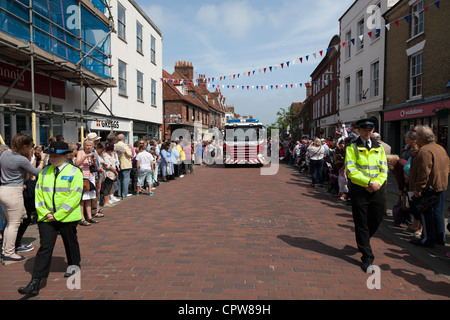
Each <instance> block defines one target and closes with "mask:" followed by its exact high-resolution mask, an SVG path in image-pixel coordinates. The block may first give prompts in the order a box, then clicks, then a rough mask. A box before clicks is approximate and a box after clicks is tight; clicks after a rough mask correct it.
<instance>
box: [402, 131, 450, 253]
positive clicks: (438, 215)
mask: <svg viewBox="0 0 450 320" xmlns="http://www.w3.org/2000/svg"><path fill="white" fill-rule="evenodd" d="M414 130H415V132H416V141H417V145H418V146H419V151H418V152H417V155H416V156H415V157H414V158H413V159H412V161H411V174H410V179H409V183H410V186H411V190H412V191H413V192H414V197H415V198H417V199H419V200H426V199H431V197H434V198H435V199H436V203H435V204H434V205H430V206H429V207H427V208H425V209H424V210H423V211H422V212H420V213H421V217H422V226H423V230H422V237H421V239H412V240H411V243H413V244H415V245H418V246H423V247H429V248H433V247H434V245H435V244H436V243H437V244H440V245H445V218H444V191H445V190H447V185H448V172H449V159H448V156H447V152H446V151H445V150H444V148H442V147H441V146H440V145H439V144H437V143H436V142H435V141H436V137H435V135H434V133H433V130H432V129H431V128H430V127H428V126H423V125H419V126H416V127H415V128H414ZM430 187H431V188H432V191H430V192H429V193H428V194H429V195H427V194H425V190H426V189H428V188H430Z"/></svg>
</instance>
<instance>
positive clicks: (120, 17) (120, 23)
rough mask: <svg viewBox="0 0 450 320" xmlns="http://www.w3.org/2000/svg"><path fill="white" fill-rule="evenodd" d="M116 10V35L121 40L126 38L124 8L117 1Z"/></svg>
mask: <svg viewBox="0 0 450 320" xmlns="http://www.w3.org/2000/svg"><path fill="white" fill-rule="evenodd" d="M117 10H118V12H117V27H118V30H117V35H118V36H119V38H120V39H122V40H126V36H125V26H126V21H125V8H124V7H123V6H122V5H121V4H120V3H118V9H117Z"/></svg>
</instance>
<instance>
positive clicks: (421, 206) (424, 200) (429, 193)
mask: <svg viewBox="0 0 450 320" xmlns="http://www.w3.org/2000/svg"><path fill="white" fill-rule="evenodd" d="M411 201H412V202H413V204H414V206H415V207H416V209H417V212H418V213H420V214H426V213H429V212H430V211H431V209H432V208H433V207H434V206H435V205H436V204H437V203H438V202H439V197H438V195H437V192H436V191H434V189H433V187H431V186H428V187H426V188H425V189H423V190H422V196H421V197H419V198H417V197H415V196H414V197H412V199H411Z"/></svg>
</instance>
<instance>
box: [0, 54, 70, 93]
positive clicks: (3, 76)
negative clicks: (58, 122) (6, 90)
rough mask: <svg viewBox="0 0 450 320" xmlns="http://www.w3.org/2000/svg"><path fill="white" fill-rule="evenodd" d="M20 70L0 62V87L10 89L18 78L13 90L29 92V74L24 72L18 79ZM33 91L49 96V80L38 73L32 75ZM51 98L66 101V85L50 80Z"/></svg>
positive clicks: (62, 82)
mask: <svg viewBox="0 0 450 320" xmlns="http://www.w3.org/2000/svg"><path fill="white" fill-rule="evenodd" d="M22 70H23V69H22V68H20V67H16V66H13V65H11V64H7V63H3V62H0V86H6V87H10V86H11V85H12V84H13V82H14V81H15V80H16V79H17V78H18V81H17V82H16V84H15V85H14V89H19V90H24V91H28V92H31V72H30V71H29V70H27V71H25V72H24V73H23V74H22V76H21V77H20V78H19V75H20V73H21V72H22ZM34 77H35V78H34V85H35V86H34V91H35V92H36V93H38V94H42V95H45V96H48V95H50V89H49V84H50V79H49V77H47V76H44V75H42V74H39V73H35V74H34ZM51 83H52V96H53V97H54V98H59V99H66V83H65V82H64V81H60V80H56V79H54V78H52V80H51Z"/></svg>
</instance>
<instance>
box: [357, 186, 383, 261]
mask: <svg viewBox="0 0 450 320" xmlns="http://www.w3.org/2000/svg"><path fill="white" fill-rule="evenodd" d="M350 196H351V202H352V214H353V221H354V224H355V237H356V244H357V246H358V250H359V251H360V252H361V253H362V257H361V261H363V262H366V261H368V262H370V263H372V262H373V260H374V259H375V257H374V255H373V253H372V248H371V246H370V238H372V236H373V235H374V234H375V232H376V231H377V230H378V227H379V226H380V224H381V222H382V221H383V215H384V212H385V204H384V195H383V190H382V189H380V190H378V191H376V192H373V193H371V192H368V191H367V190H366V189H365V188H364V187H361V186H358V185H356V184H352V186H351V189H350Z"/></svg>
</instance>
